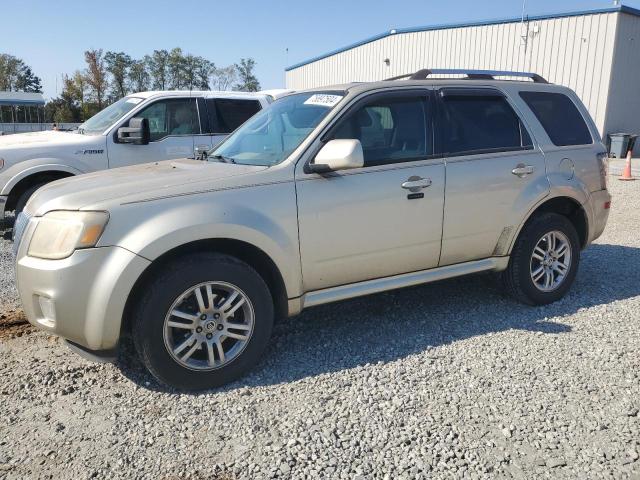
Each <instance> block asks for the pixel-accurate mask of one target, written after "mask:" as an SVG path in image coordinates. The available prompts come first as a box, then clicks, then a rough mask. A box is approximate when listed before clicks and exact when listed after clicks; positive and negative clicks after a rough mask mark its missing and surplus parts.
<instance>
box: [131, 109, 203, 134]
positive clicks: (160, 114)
mask: <svg viewBox="0 0 640 480" xmlns="http://www.w3.org/2000/svg"><path fill="white" fill-rule="evenodd" d="M134 117H142V118H146V119H147V120H149V131H150V133H151V137H150V141H152V142H157V141H159V140H162V139H163V138H165V137H168V136H172V135H197V134H199V133H200V121H199V119H198V109H197V107H196V99H195V98H168V99H163V100H158V101H155V102H153V103H152V104H151V105H149V106H147V107H145V108H143V109H142V110H141V111H140V112H138V113H136V114H135V115H134Z"/></svg>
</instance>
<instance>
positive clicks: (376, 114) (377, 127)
mask: <svg viewBox="0 0 640 480" xmlns="http://www.w3.org/2000/svg"><path fill="white" fill-rule="evenodd" d="M427 118H428V99H427V98H426V97H418V96H410V97H382V98H380V99H379V100H373V101H371V102H369V103H367V104H365V105H363V106H361V107H359V108H358V109H357V110H355V111H353V112H351V113H348V114H347V116H346V117H345V118H344V119H343V120H342V121H341V122H340V123H339V124H338V126H337V128H336V130H335V131H334V133H333V135H332V136H331V139H332V140H333V139H357V140H360V143H361V144H362V150H363V152H364V162H365V165H366V166H370V165H383V164H385V163H393V162H398V161H407V160H412V159H419V158H424V157H426V156H427V155H431V154H432V153H433V145H432V141H431V129H430V128H427Z"/></svg>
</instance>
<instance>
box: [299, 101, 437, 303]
mask: <svg viewBox="0 0 640 480" xmlns="http://www.w3.org/2000/svg"><path fill="white" fill-rule="evenodd" d="M432 104H433V98H432V95H431V92H430V91H429V90H423V89H420V90H413V89H411V90H399V91H395V92H389V93H384V94H373V95H369V96H367V97H365V98H364V99H362V100H360V101H359V102H357V103H356V104H355V105H353V106H352V107H351V108H349V110H348V111H347V112H346V113H345V114H344V115H343V116H342V117H341V118H340V119H338V120H337V122H336V123H334V125H333V126H332V127H331V129H330V130H329V132H327V135H325V137H324V138H323V141H324V142H326V141H328V140H332V139H338V138H352V139H358V140H360V142H361V143H362V146H363V151H364V156H365V166H364V167H363V168H357V169H353V170H342V171H337V172H332V173H329V174H325V175H318V174H313V173H305V172H304V165H301V164H302V163H303V162H299V165H298V166H297V168H296V189H297V194H298V218H299V236H300V254H301V259H302V274H303V282H304V290H305V291H312V290H318V289H322V288H327V287H332V286H337V285H344V284H348V283H354V282H359V281H363V280H369V279H374V278H382V277H387V276H391V275H396V274H401V273H409V272H415V271H419V270H424V269H429V268H433V267H436V266H437V265H438V260H439V257H440V240H441V235H442V209H443V202H444V182H445V166H444V162H443V160H442V158H438V157H436V156H434V155H433V134H432V132H433V129H432V110H433V109H432Z"/></svg>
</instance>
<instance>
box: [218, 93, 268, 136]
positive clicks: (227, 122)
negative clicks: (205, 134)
mask: <svg viewBox="0 0 640 480" xmlns="http://www.w3.org/2000/svg"><path fill="white" fill-rule="evenodd" d="M261 108H262V107H261V106H260V102H259V101H257V100H240V99H234V98H215V99H207V111H208V112H209V125H210V126H211V128H212V129H213V131H212V132H211V133H220V134H225V135H226V134H228V133H231V132H233V131H234V130H235V129H236V128H238V127H239V126H240V125H242V124H243V123H244V122H246V121H247V120H249V119H250V118H251V117H253V116H254V115H255V114H256V113H258V112H259V111H260V109H261Z"/></svg>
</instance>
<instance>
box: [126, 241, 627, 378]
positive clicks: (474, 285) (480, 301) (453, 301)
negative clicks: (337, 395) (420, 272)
mask: <svg viewBox="0 0 640 480" xmlns="http://www.w3.org/2000/svg"><path fill="white" fill-rule="evenodd" d="M639 267H640V248H633V247H625V246H621V245H600V244H596V245H592V246H591V247H589V248H588V249H587V250H586V251H585V252H583V254H582V261H581V265H580V270H579V272H578V276H577V279H576V282H575V284H574V286H573V288H572V289H571V291H570V292H569V294H568V295H567V296H566V297H565V298H564V299H562V300H560V301H559V302H556V303H554V304H552V305H547V306H543V307H530V306H526V305H522V304H519V303H517V302H516V301H515V300H513V299H511V298H510V297H508V296H506V294H504V293H503V292H502V289H501V286H500V282H499V281H498V279H497V277H496V276H495V275H477V276H472V277H465V278H459V279H453V280H447V281H442V282H438V283H432V284H428V285H422V286H419V287H413V288H407V289H403V290H396V291H392V292H386V293H382V294H378V295H373V296H369V297H362V298H358V299H354V300H348V301H344V302H340V303H335V304H330V305H324V306H319V307H315V308H312V309H309V310H306V311H304V312H303V313H302V314H300V315H299V316H297V317H294V318H291V319H286V320H283V321H280V322H278V323H277V324H276V326H275V328H274V332H273V338H272V340H271V343H270V346H269V348H268V349H267V351H266V353H265V355H264V357H263V359H262V361H261V362H260V363H259V365H258V366H257V367H256V368H255V369H254V370H253V372H251V373H250V374H249V375H248V376H247V377H245V378H243V379H241V380H240V381H237V382H235V383H233V384H230V385H229V386H227V387H224V388H223V389H220V390H218V391H229V390H234V389H237V388H242V387H253V386H264V385H273V384H278V383H286V382H291V381H295V380H299V379H302V378H305V377H310V376H316V375H320V374H325V373H331V372H336V371H340V370H344V369H349V368H353V367H356V366H358V365H364V364H367V363H376V362H390V361H394V360H398V359H401V358H403V357H406V356H409V355H412V354H415V353H419V352H423V351H425V350H427V349H429V348H431V347H436V346H439V345H445V344H449V343H453V342H456V341H459V340H464V339H466V338H470V337H474V336H478V335H486V334H488V333H493V332H502V331H506V330H512V329H515V330H525V331H532V332H542V333H543V334H563V333H569V332H571V327H570V326H568V325H565V324H563V323H560V322H557V321H549V320H548V319H549V318H552V317H555V318H556V319H557V317H563V316H568V315H571V314H573V313H575V312H577V311H578V310H580V309H583V308H588V307H592V306H595V305H601V304H608V303H611V302H614V301H616V300H623V299H626V298H630V297H635V296H638V295H640V268H639ZM126 350H127V351H126V355H125V356H124V358H125V360H123V361H122V363H121V364H120V366H121V368H122V371H123V373H124V374H125V375H126V376H127V377H129V378H130V379H131V380H132V381H134V382H135V383H138V384H140V385H142V386H144V387H145V388H148V389H152V390H158V391H169V390H168V389H166V388H165V387H163V386H161V385H158V384H157V382H155V381H154V380H153V379H152V378H151V376H150V375H148V374H146V373H145V372H144V370H143V369H142V367H141V366H140V365H139V363H138V362H137V360H135V359H133V357H134V354H133V352H132V351H130V347H126Z"/></svg>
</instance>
